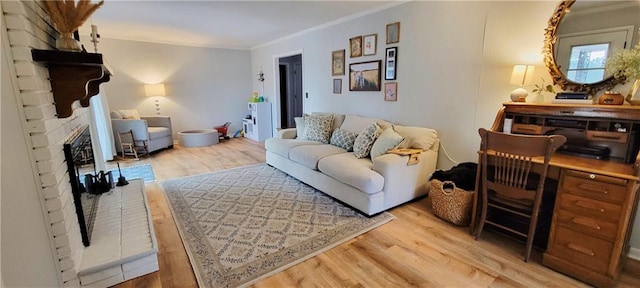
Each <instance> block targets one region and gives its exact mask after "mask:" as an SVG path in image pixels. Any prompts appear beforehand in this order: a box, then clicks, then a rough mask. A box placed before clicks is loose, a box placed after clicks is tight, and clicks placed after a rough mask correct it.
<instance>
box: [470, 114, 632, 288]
mask: <svg viewBox="0 0 640 288" xmlns="http://www.w3.org/2000/svg"><path fill="white" fill-rule="evenodd" d="M505 117H510V118H513V119H514V123H516V124H521V125H522V126H525V127H526V128H527V129H523V130H521V131H520V130H519V132H520V133H523V131H524V133H527V134H545V133H548V132H550V131H551V132H552V133H554V132H555V133H557V132H558V131H559V132H561V133H566V134H563V135H565V136H567V138H568V139H569V141H568V142H567V143H581V144H585V145H592V144H593V145H595V146H605V147H608V148H610V149H611V153H612V154H611V156H612V157H611V158H609V159H605V160H597V159H592V158H586V157H579V156H572V155H566V154H562V153H556V154H554V155H553V157H552V158H551V161H550V170H552V169H553V170H557V171H556V172H555V173H552V172H551V171H550V173H551V174H550V176H548V177H553V178H556V177H557V178H558V180H559V183H558V190H557V193H556V201H555V206H554V209H553V216H552V222H551V231H550V235H549V242H548V246H547V251H545V253H544V255H543V260H542V263H543V265H545V266H548V267H550V268H552V269H554V270H557V271H560V272H562V273H565V274H568V275H571V276H573V277H575V278H577V279H580V280H582V281H584V282H587V283H589V284H592V285H595V286H599V287H605V286H611V285H613V284H615V283H616V281H617V279H618V276H619V275H620V272H621V270H622V267H623V266H624V261H625V260H626V258H627V254H628V251H629V245H628V242H629V237H630V234H631V228H632V226H633V219H635V213H636V210H637V205H638V197H637V194H638V189H639V188H640V177H639V175H640V174H639V169H638V167H639V166H640V165H639V164H640V160H639V159H638V147H639V145H640V107H638V106H628V105H623V106H610V105H568V104H532V103H505V104H504V106H503V107H502V109H501V110H500V111H499V112H498V115H497V116H496V119H495V121H494V124H493V126H492V128H491V130H493V131H499V132H502V131H503V125H504V119H505ZM518 121H519V122H518ZM558 123H560V125H561V127H557V126H554V125H558ZM621 127H623V128H621ZM529 128H532V129H529ZM594 131H595V132H598V133H605V134H606V135H607V136H615V137H611V139H608V140H604V141H603V139H595V138H593V137H590V136H592V134H593V132H594ZM524 133H523V134H524ZM561 133H558V134H561ZM607 133H608V134H607ZM618 136H624V137H622V138H621V137H618ZM621 139H622V140H621ZM479 162H480V161H479ZM540 163H542V160H541V159H540ZM480 185H482V183H480V177H478V181H477V183H476V192H479V191H482V189H481V187H482V186H480ZM476 197H478V193H476ZM476 204H477V201H476ZM477 210H479V209H476V207H474V213H473V220H472V225H471V227H470V232H471V233H474V232H475V230H474V229H475V227H476V225H475V224H476V223H475V221H476V220H477V217H476V216H477V215H476V211H477Z"/></svg>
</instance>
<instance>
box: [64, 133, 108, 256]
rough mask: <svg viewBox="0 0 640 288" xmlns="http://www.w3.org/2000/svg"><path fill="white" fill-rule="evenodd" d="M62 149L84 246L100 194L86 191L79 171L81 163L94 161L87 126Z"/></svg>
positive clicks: (91, 227) (87, 243)
mask: <svg viewBox="0 0 640 288" xmlns="http://www.w3.org/2000/svg"><path fill="white" fill-rule="evenodd" d="M63 150H64V156H65V160H66V161H67V170H68V172H69V179H70V183H71V191H72V193H73V201H74V204H75V207H76V214H78V224H79V225H80V233H81V235H82V243H83V244H84V246H89V243H90V240H91V231H92V230H93V223H94V221H95V212H96V208H97V206H98V199H99V197H100V195H97V194H91V193H89V192H88V191H87V189H86V186H85V185H84V184H83V183H82V180H81V177H80V171H79V170H80V167H81V166H82V165H88V164H93V163H94V162H93V149H92V147H91V134H90V132H89V126H88V125H87V126H84V127H82V128H81V129H79V133H78V134H76V135H74V136H73V137H71V138H70V139H69V140H68V141H67V142H65V143H64V145H63Z"/></svg>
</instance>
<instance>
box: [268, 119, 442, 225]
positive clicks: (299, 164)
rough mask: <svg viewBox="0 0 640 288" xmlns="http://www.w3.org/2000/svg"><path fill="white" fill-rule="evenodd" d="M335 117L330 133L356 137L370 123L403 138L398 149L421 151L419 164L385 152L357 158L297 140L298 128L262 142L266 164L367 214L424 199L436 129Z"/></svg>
mask: <svg viewBox="0 0 640 288" xmlns="http://www.w3.org/2000/svg"><path fill="white" fill-rule="evenodd" d="M314 114H315V113H314ZM333 115H334V121H333V127H332V131H335V129H337V128H341V129H344V130H347V131H351V132H354V133H360V132H361V131H362V130H364V129H366V128H367V127H368V126H370V125H371V123H377V124H378V125H379V126H380V127H381V130H384V129H387V128H389V127H393V128H392V129H394V130H395V131H397V132H398V133H399V134H400V135H401V136H403V137H404V140H403V141H402V142H401V144H400V145H398V147H399V148H414V147H415V148H421V149H423V150H424V151H423V152H422V153H420V154H419V156H418V158H419V163H418V164H415V165H407V160H408V158H409V156H400V155H397V154H389V153H387V154H382V155H380V156H377V157H375V158H373V159H371V158H370V157H365V158H360V159H358V158H356V156H354V153H353V152H349V151H347V150H346V149H343V148H340V147H337V146H334V145H331V144H323V143H321V142H318V141H309V140H303V139H300V138H303V137H296V136H297V134H298V133H304V131H303V130H301V129H300V127H298V128H291V129H283V130H280V131H279V132H278V134H277V135H276V137H273V138H269V139H267V140H266V141H265V148H266V161H267V164H269V165H271V166H273V167H275V168H278V169H280V170H282V171H284V172H285V173H287V174H289V175H291V176H293V177H295V178H297V179H299V180H300V181H302V182H304V183H306V184H308V185H310V186H313V187H314V188H316V189H318V190H320V191H322V192H324V193H326V194H328V195H330V196H332V197H334V198H336V199H338V200H340V201H342V202H343V203H346V204H347V205H350V206H352V207H353V208H355V209H358V210H360V211H361V212H362V213H364V214H367V215H374V214H377V213H379V212H382V211H385V210H387V209H390V208H392V207H395V206H397V205H400V204H402V203H405V202H407V201H411V200H412V199H415V198H417V197H420V196H422V195H425V194H427V192H428V185H427V184H428V179H429V177H430V175H431V174H432V173H433V172H434V171H435V169H436V162H437V158H438V146H439V139H438V134H437V132H436V131H435V130H433V129H428V128H422V127H408V126H399V125H392V124H391V123H389V122H386V121H383V120H380V119H375V118H364V117H359V116H356V115H341V114H333ZM296 120H298V119H296ZM296 122H298V121H296ZM296 126H300V125H298V124H297V125H296ZM299 131H300V132H299ZM403 134H404V135H403Z"/></svg>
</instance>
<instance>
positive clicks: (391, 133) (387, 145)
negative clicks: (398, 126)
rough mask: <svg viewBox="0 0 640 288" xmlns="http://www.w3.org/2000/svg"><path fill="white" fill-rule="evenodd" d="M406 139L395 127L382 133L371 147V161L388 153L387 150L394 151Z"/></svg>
mask: <svg viewBox="0 0 640 288" xmlns="http://www.w3.org/2000/svg"><path fill="white" fill-rule="evenodd" d="M402 140H404V138H403V137H402V136H400V134H398V132H396V131H395V130H393V127H391V128H387V129H385V130H384V131H382V134H380V137H378V139H377V140H376V142H374V143H373V146H371V159H373V158H376V157H378V156H380V155H383V154H385V153H387V150H389V149H394V148H396V147H398V145H400V142H402Z"/></svg>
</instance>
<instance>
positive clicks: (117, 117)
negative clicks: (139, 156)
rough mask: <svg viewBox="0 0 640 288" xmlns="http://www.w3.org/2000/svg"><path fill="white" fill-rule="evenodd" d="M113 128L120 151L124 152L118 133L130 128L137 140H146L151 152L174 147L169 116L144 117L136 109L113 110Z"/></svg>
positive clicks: (118, 150)
mask: <svg viewBox="0 0 640 288" xmlns="http://www.w3.org/2000/svg"><path fill="white" fill-rule="evenodd" d="M111 128H112V129H113V138H114V139H115V142H116V143H115V144H116V151H117V152H118V153H121V152H122V146H121V144H120V141H119V138H118V133H121V132H126V131H129V130H132V131H133V137H134V139H135V140H136V141H146V143H147V149H148V152H149V153H151V152H154V151H157V150H160V149H164V148H173V131H172V130H171V118H169V116H150V117H142V116H139V114H138V112H137V111H136V110H117V111H111Z"/></svg>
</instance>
